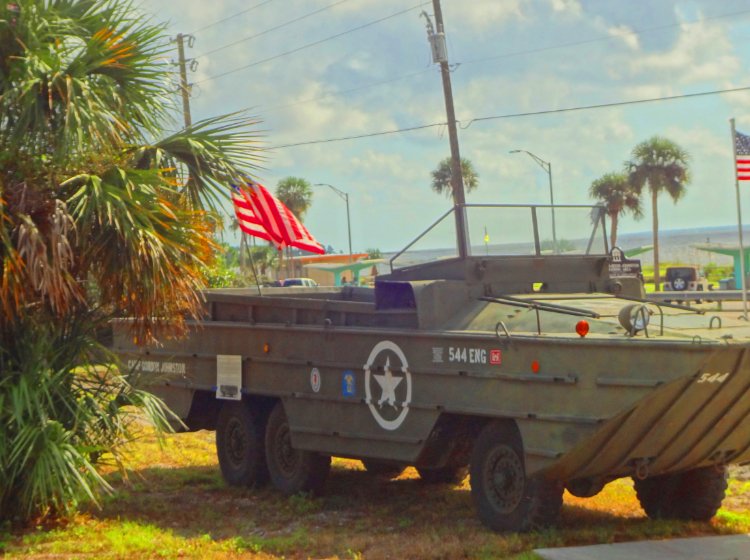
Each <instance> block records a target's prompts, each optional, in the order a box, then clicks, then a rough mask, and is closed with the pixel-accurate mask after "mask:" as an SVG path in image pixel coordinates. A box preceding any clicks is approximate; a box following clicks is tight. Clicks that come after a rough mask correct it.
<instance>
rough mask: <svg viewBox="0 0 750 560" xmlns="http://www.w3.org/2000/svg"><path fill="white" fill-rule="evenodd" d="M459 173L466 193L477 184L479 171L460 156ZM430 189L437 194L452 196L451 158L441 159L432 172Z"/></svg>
mask: <svg viewBox="0 0 750 560" xmlns="http://www.w3.org/2000/svg"><path fill="white" fill-rule="evenodd" d="M461 175H462V176H463V180H464V191H466V192H467V193H469V192H471V191H473V190H474V189H476V188H477V186H479V173H477V172H476V170H475V169H474V165H473V164H472V163H471V161H470V160H468V159H465V158H461ZM432 190H433V191H435V192H436V193H438V194H443V193H445V195H446V196H447V197H448V198H450V197H451V196H453V187H452V186H451V158H449V157H447V158H445V159H444V160H442V161H441V162H440V163H439V164H438V166H437V169H435V170H434V171H433V172H432Z"/></svg>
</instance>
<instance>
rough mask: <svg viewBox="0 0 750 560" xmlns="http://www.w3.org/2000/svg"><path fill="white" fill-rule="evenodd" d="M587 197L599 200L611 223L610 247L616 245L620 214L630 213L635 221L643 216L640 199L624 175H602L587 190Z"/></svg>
mask: <svg viewBox="0 0 750 560" xmlns="http://www.w3.org/2000/svg"><path fill="white" fill-rule="evenodd" d="M589 196H591V198H595V199H597V200H599V201H600V202H601V203H602V204H603V205H604V208H605V210H606V212H607V215H608V216H609V220H610V223H611V231H610V246H611V247H615V246H616V245H617V225H618V222H619V218H620V215H621V214H624V213H626V212H630V213H631V214H633V216H634V217H635V218H636V219H639V218H641V217H642V216H643V209H642V208H641V198H640V196H638V194H637V193H636V192H635V191H634V190H633V186H632V185H631V184H630V182H629V181H628V176H627V175H625V174H624V173H607V174H606V175H602V176H601V177H599V178H598V179H597V180H595V181H594V182H593V183H591V187H590V188H589Z"/></svg>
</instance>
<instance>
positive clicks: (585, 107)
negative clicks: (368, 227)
mask: <svg viewBox="0 0 750 560" xmlns="http://www.w3.org/2000/svg"><path fill="white" fill-rule="evenodd" d="M741 91H750V86H743V87H738V88H731V89H717V90H712V91H700V92H696V93H684V94H680V95H670V96H664V97H651V98H647V99H634V100H631V101H613V102H611V103H599V104H596V105H579V106H577V107H565V108H562V109H547V110H543V111H530V112H526V113H509V114H506V115H494V116H489V117H477V118H474V119H470V120H469V121H468V122H467V123H466V126H464V127H463V128H468V127H469V126H471V125H472V124H474V123H475V122H480V121H490V120H498V119H513V118H520V117H532V116H539V115H552V114H556V113H572V112H574V111H586V110H590V109H605V108H608V107H620V106H625V105H638V104H643V103H655V102H661V101H674V100H677V99H688V98H691V97H704V96H708V95H720V94H725V93H737V92H741ZM458 122H459V123H460V122H461V121H458ZM446 124H448V123H446V122H438V123H431V124H423V125H417V126H410V127H407V128H398V129H393V130H385V131H381V132H370V133H366V134H358V135H355V136H341V137H338V138H326V139H323V140H309V141H307V142H295V143H293V144H281V145H278V146H270V147H269V148H268V150H278V149H282V148H294V147H297V146H309V145H312V144H326V143H330V142H343V141H345V140H358V139H361V138H371V137H373V136H385V135H388V134H398V133H401V132H410V131H414V130H421V129H425V128H433V127H436V126H445V125H446Z"/></svg>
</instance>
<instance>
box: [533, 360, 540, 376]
mask: <svg viewBox="0 0 750 560" xmlns="http://www.w3.org/2000/svg"><path fill="white" fill-rule="evenodd" d="M531 371H533V372H534V373H539V362H537V361H536V360H534V361H533V362H531Z"/></svg>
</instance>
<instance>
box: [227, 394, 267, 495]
mask: <svg viewBox="0 0 750 560" xmlns="http://www.w3.org/2000/svg"><path fill="white" fill-rule="evenodd" d="M265 432H266V424H265V415H264V414H263V413H262V412H260V411H254V410H252V409H251V408H250V407H249V406H248V404H247V403H245V402H242V401H235V402H225V403H224V404H223V405H222V407H221V410H220V411H219V417H218V419H217V422H216V454H217V456H218V458H219V467H220V468H221V475H222V476H223V477H224V480H225V481H226V482H227V484H229V485H231V486H253V485H261V484H265V483H266V482H268V468H267V467H266V449H265V441H264V440H265Z"/></svg>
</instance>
